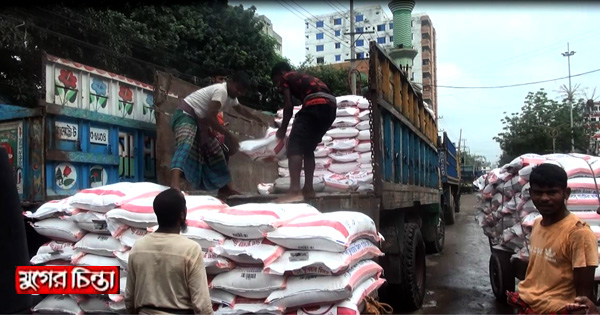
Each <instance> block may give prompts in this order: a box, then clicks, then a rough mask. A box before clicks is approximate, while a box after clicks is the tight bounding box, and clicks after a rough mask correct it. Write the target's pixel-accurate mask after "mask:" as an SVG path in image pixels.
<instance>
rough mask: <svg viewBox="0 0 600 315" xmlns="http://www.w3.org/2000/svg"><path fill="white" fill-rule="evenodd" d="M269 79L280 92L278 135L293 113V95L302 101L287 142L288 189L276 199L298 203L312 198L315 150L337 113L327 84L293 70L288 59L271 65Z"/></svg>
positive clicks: (278, 135)
mask: <svg viewBox="0 0 600 315" xmlns="http://www.w3.org/2000/svg"><path fill="white" fill-rule="evenodd" d="M271 79H272V80H273V83H275V85H277V87H278V88H279V91H280V92H282V93H283V100H284V107H283V121H282V123H281V126H280V127H279V130H277V138H279V139H283V138H285V135H286V132H287V129H288V124H289V122H290V119H291V118H292V114H293V104H292V96H293V97H295V98H297V99H298V100H300V101H302V109H301V110H300V111H299V112H298V113H297V114H296V117H295V118H294V125H293V127H292V131H291V133H290V136H289V139H288V145H287V156H288V159H289V166H290V191H289V193H288V195H287V196H285V197H283V198H281V199H280V200H279V202H298V201H302V200H304V199H305V198H313V197H314V195H315V191H314V188H313V176H314V172H315V153H314V151H315V149H316V147H317V145H318V144H319V143H320V142H321V139H322V138H323V136H324V135H325V133H326V132H327V130H329V128H330V127H331V124H332V123H333V121H334V120H335V115H336V110H337V106H336V100H335V96H333V95H332V94H331V91H330V90H329V87H327V85H326V84H325V83H323V82H322V81H321V80H320V79H318V78H315V77H313V76H311V75H308V74H304V73H300V72H296V71H292V69H291V67H290V65H289V64H287V62H280V63H278V64H276V65H275V66H274V67H273V70H272V71H271ZM303 160H304V188H303V189H302V190H300V172H301V171H302V161H303Z"/></svg>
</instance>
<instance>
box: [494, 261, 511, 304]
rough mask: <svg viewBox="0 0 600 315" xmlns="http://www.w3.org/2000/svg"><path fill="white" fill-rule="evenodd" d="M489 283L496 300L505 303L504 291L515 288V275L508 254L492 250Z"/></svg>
mask: <svg viewBox="0 0 600 315" xmlns="http://www.w3.org/2000/svg"><path fill="white" fill-rule="evenodd" d="M490 284H491V285H492V291H493V292H494V295H495V296H496V300H498V302H503V303H506V291H507V290H508V291H514V290H515V276H514V275H513V272H512V269H511V263H510V256H509V255H504V254H499V253H495V252H492V255H491V256H490Z"/></svg>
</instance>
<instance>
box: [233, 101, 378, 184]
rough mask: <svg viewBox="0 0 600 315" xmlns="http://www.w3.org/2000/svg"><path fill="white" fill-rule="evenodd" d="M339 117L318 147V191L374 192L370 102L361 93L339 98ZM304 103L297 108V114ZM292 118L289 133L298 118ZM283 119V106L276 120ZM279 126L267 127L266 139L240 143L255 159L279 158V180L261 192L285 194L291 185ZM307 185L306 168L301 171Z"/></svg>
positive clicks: (244, 151) (316, 180)
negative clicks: (276, 135) (280, 140)
mask: <svg viewBox="0 0 600 315" xmlns="http://www.w3.org/2000/svg"><path fill="white" fill-rule="evenodd" d="M336 100H337V107H338V108H337V117H336V119H335V121H334V122H333V124H332V126H331V128H330V130H329V131H328V132H327V133H326V135H325V136H324V137H323V139H322V142H321V143H320V144H319V145H318V146H317V149H316V150H315V164H316V165H315V166H316V167H315V176H314V183H313V186H314V188H315V191H316V192H323V191H325V192H352V191H358V192H372V191H373V190H374V188H373V166H372V155H371V129H370V117H371V115H370V110H369V101H368V100H367V99H366V98H364V97H362V96H357V95H346V96H340V97H337V98H336ZM300 109H301V106H297V107H294V113H293V115H294V116H293V117H295V115H296V114H297V113H298V112H299V111H300ZM293 117H292V119H291V120H290V123H289V126H288V135H289V132H290V131H291V130H292V126H293V121H294V118H293ZM282 120H283V109H280V110H279V111H278V112H277V118H276V119H275V123H276V124H278V125H280V124H281V122H282ZM276 132H277V129H276V128H270V129H269V130H267V134H266V135H265V138H264V139H260V140H249V141H243V142H241V143H240V151H241V152H243V153H246V154H247V155H249V156H250V157H251V158H252V159H254V160H263V161H264V160H275V161H278V169H279V178H278V179H277V180H276V181H275V183H269V184H259V186H258V191H259V193H260V194H270V193H283V192H287V191H288V190H289V187H290V171H289V165H288V161H287V159H286V157H285V148H284V143H285V142H278V141H277V140H276V138H275V133H276ZM301 185H304V171H302V173H301Z"/></svg>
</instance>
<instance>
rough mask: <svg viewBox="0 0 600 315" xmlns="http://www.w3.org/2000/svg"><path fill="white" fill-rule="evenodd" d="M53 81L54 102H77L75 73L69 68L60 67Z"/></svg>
mask: <svg viewBox="0 0 600 315" xmlns="http://www.w3.org/2000/svg"><path fill="white" fill-rule="evenodd" d="M57 74H58V76H57V77H55V78H56V79H55V82H54V86H55V89H54V93H55V96H54V97H55V99H54V102H55V103H57V104H60V105H66V104H67V103H70V104H73V105H74V104H75V103H76V102H77V75H75V74H74V73H73V71H71V70H67V69H60V71H58V73H57Z"/></svg>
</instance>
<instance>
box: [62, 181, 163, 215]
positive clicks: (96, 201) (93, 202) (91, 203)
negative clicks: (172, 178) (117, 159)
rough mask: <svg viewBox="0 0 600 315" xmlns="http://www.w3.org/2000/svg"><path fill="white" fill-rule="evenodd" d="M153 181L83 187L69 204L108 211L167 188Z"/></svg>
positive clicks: (81, 207) (92, 209) (98, 210)
mask: <svg viewBox="0 0 600 315" xmlns="http://www.w3.org/2000/svg"><path fill="white" fill-rule="evenodd" d="M168 188H169V187H167V186H162V185H158V184H154V183H145V182H144V183H128V182H123V183H116V184H111V185H106V186H102V187H96V188H89V189H83V190H81V191H80V192H78V193H76V194H75V195H74V196H73V197H71V201H70V205H71V206H73V207H75V208H79V209H85V210H90V211H97V212H108V211H109V210H112V209H114V208H116V207H118V206H120V205H121V204H123V203H125V202H127V201H129V200H132V199H135V198H137V197H138V196H141V195H146V194H148V193H151V192H156V194H158V193H160V192H161V191H163V190H166V189H168Z"/></svg>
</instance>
